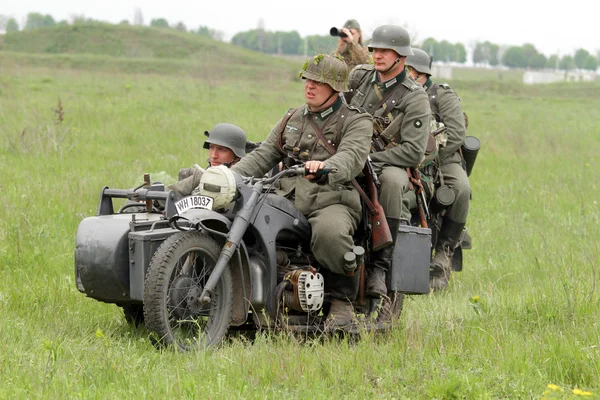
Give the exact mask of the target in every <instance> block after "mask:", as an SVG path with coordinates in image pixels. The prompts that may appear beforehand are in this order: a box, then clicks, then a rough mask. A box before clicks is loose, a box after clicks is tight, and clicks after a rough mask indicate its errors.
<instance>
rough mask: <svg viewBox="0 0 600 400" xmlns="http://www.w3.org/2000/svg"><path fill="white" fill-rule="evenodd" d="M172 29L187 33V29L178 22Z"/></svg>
mask: <svg viewBox="0 0 600 400" xmlns="http://www.w3.org/2000/svg"><path fill="white" fill-rule="evenodd" d="M173 29H175V30H178V31H181V32H187V27H186V26H185V24H184V23H183V22H181V21H179V22H178V23H177V24H175V26H173Z"/></svg>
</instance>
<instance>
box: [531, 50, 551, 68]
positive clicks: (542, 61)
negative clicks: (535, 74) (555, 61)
mask: <svg viewBox="0 0 600 400" xmlns="http://www.w3.org/2000/svg"><path fill="white" fill-rule="evenodd" d="M547 61H548V60H547V59H546V56H545V55H543V54H540V53H538V54H535V55H533V57H531V60H529V67H531V68H533V69H543V68H544V67H545V66H546V62H547Z"/></svg>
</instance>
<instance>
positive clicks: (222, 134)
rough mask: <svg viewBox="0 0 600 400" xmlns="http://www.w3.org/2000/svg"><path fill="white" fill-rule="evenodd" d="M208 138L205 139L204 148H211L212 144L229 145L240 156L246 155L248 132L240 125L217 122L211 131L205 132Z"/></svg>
mask: <svg viewBox="0 0 600 400" xmlns="http://www.w3.org/2000/svg"><path fill="white" fill-rule="evenodd" d="M204 134H205V135H207V136H208V139H206V140H205V141H204V148H205V149H209V148H210V145H211V144H216V145H217V146H223V147H227V148H228V149H230V150H231V151H233V154H235V155H236V156H238V157H244V156H245V155H246V134H245V133H244V131H243V130H242V128H240V127H239V126H235V125H233V124H224V123H221V124H216V125H215V126H214V128H212V129H211V130H210V131H206V132H204Z"/></svg>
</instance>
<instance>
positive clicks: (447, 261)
mask: <svg viewBox="0 0 600 400" xmlns="http://www.w3.org/2000/svg"><path fill="white" fill-rule="evenodd" d="M413 52H414V54H413V55H412V56H408V57H407V58H406V66H407V71H408V74H409V75H410V76H411V77H412V78H413V79H414V80H416V81H417V82H419V83H420V84H421V85H423V87H424V88H425V90H427V94H428V95H429V99H430V104H431V111H432V113H433V117H434V118H435V119H436V121H437V122H442V123H443V124H444V125H445V126H446V134H447V135H448V141H447V143H446V146H445V147H442V148H440V151H439V155H438V157H437V159H436V164H437V167H438V169H439V172H440V173H441V175H442V176H443V182H444V184H445V185H448V186H450V187H451V188H452V189H453V190H454V194H455V199H454V202H453V203H452V204H451V205H450V206H449V208H448V209H447V211H446V214H445V215H444V218H443V220H442V226H441V227H440V232H439V236H438V240H437V245H436V248H435V256H434V257H433V260H432V261H431V272H430V278H429V279H430V286H431V288H432V289H433V290H440V289H445V288H446V287H448V280H449V278H450V273H451V271H452V256H453V254H454V249H455V248H456V246H457V245H458V242H459V240H460V236H461V234H462V231H463V229H464V227H465V224H466V222H467V214H468V213H469V199H470V197H471V186H470V185H469V178H468V177H467V173H466V172H465V170H464V169H463V167H462V158H461V155H460V152H459V149H460V147H461V146H462V144H463V143H464V141H465V137H466V134H467V128H466V126H465V123H466V121H465V114H464V113H463V109H462V106H461V104H460V99H459V98H458V96H457V95H456V93H454V91H453V90H452V89H451V88H450V86H448V84H446V83H443V84H437V83H433V82H432V81H431V58H430V57H429V55H428V54H427V53H426V52H425V51H423V50H421V49H413Z"/></svg>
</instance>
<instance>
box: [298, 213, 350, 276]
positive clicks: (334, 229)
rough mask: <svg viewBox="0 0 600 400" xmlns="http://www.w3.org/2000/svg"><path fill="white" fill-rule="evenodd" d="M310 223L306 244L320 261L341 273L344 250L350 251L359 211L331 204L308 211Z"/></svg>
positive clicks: (328, 267) (342, 270) (329, 268)
mask: <svg viewBox="0 0 600 400" xmlns="http://www.w3.org/2000/svg"><path fill="white" fill-rule="evenodd" d="M308 221H309V222H310V225H311V227H312V237H311V241H310V246H311V249H312V252H313V254H314V256H315V258H316V259H317V261H319V263H320V264H321V265H323V266H324V267H325V268H327V269H328V270H330V271H331V272H334V273H336V274H342V275H343V274H344V273H345V272H344V254H345V253H346V252H348V251H352V247H353V246H354V241H353V239H352V235H353V234H354V231H355V230H356V227H357V226H358V223H359V221H360V212H357V211H354V210H352V209H351V208H349V207H346V206H343V205H340V204H333V205H330V206H327V207H325V208H322V209H320V210H317V211H314V212H312V213H311V214H310V215H308Z"/></svg>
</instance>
